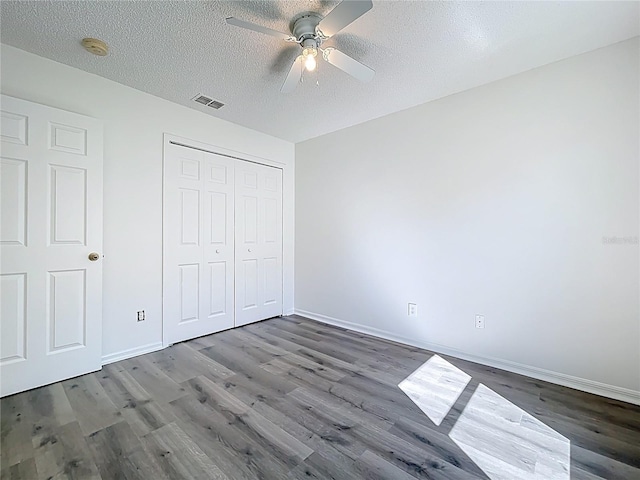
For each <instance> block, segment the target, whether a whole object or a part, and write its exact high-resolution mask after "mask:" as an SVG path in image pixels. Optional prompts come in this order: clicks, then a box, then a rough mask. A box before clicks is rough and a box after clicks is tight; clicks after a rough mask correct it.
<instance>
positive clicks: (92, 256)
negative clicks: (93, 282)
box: [89, 252, 100, 262]
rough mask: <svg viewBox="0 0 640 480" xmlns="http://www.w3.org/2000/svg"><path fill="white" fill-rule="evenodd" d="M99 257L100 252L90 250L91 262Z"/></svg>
mask: <svg viewBox="0 0 640 480" xmlns="http://www.w3.org/2000/svg"><path fill="white" fill-rule="evenodd" d="M99 258H100V254H99V253H96V252H91V253H90V254H89V260H91V261H92V262H95V261H96V260H98V259H99Z"/></svg>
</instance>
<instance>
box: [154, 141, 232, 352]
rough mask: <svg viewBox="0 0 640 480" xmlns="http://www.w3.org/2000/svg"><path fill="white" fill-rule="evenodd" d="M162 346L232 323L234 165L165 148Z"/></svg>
mask: <svg viewBox="0 0 640 480" xmlns="http://www.w3.org/2000/svg"><path fill="white" fill-rule="evenodd" d="M164 168H165V170H164V222H163V245H164V247H163V248H164V266H163V267H164V271H163V303H164V304H163V329H164V342H165V344H172V343H176V342H180V341H183V340H186V339H189V338H195V337H199V336H202V335H208V334H210V333H214V332H218V331H220V330H225V329H227V328H231V327H233V325H234V311H233V281H234V271H233V270H234V268H233V267H234V266H233V258H234V245H233V242H234V237H233V223H234V215H233V211H234V194H233V192H234V161H233V160H232V159H229V158H226V157H222V156H219V155H215V154H213V153H208V152H203V151H201V150H196V149H191V148H186V147H181V146H178V145H173V144H167V145H166V151H165V166H164Z"/></svg>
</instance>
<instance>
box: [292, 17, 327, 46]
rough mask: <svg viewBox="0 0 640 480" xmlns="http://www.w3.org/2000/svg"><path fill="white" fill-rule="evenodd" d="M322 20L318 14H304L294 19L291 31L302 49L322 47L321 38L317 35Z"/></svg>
mask: <svg viewBox="0 0 640 480" xmlns="http://www.w3.org/2000/svg"><path fill="white" fill-rule="evenodd" d="M320 20H322V17H321V16H320V15H318V14H317V13H304V14H301V15H299V16H298V17H297V18H296V19H294V21H293V28H292V29H291V31H292V33H293V36H294V37H295V38H296V40H298V42H300V44H301V45H302V47H310V46H312V45H313V46H315V47H317V46H319V45H320V38H319V37H318V36H317V35H316V27H317V26H318V24H319V23H320ZM312 42H313V43H312Z"/></svg>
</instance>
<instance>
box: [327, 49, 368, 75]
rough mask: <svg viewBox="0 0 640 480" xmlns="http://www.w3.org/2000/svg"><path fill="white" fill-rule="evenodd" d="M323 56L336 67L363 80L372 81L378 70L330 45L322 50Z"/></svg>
mask: <svg viewBox="0 0 640 480" xmlns="http://www.w3.org/2000/svg"><path fill="white" fill-rule="evenodd" d="M322 58H324V59H325V60H326V61H327V62H329V63H330V64H331V65H333V66H334V67H338V68H339V69H340V70H342V71H344V72H346V73H348V74H349V75H351V76H352V77H354V78H357V79H358V80H360V81H361V82H370V81H371V79H373V76H374V75H375V74H376V72H375V71H374V70H372V69H370V68H369V67H367V66H366V65H363V64H362V63H360V62H358V61H357V60H354V59H353V58H351V57H350V56H349V55H347V54H346V53H342V52H341V51H340V50H336V49H335V48H332V47H329V48H325V49H324V50H322Z"/></svg>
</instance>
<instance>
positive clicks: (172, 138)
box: [162, 133, 287, 348]
mask: <svg viewBox="0 0 640 480" xmlns="http://www.w3.org/2000/svg"><path fill="white" fill-rule="evenodd" d="M169 145H177V146H180V147H184V148H192V149H195V150H200V151H203V152H207V153H213V154H215V155H221V156H223V157H227V158H231V159H234V160H240V161H242V162H249V163H256V164H258V165H264V166H266V167H273V168H278V169H280V170H282V178H283V182H282V206H281V208H282V218H283V221H282V230H283V232H282V253H281V255H282V278H281V279H280V281H281V282H282V299H281V302H282V315H284V314H285V302H284V300H285V279H284V276H285V268H284V259H285V251H284V245H285V239H284V230H285V228H284V225H285V222H284V211H285V208H284V205H285V195H284V177H285V172H286V165H287V164H286V163H284V162H280V161H277V160H270V159H267V158H262V157H258V156H255V155H251V154H248V153H244V152H239V151H236V150H230V149H228V148H224V147H220V146H217V145H212V144H208V143H204V142H200V141H197V140H193V139H190V138H185V137H181V136H179V135H174V134H171V133H164V134H163V141H162V293H163V295H162V347H163V348H167V347H169V346H170V345H171V343H169V341H168V340H167V334H166V325H167V324H166V322H165V318H164V312H165V301H166V299H165V295H164V286H165V285H164V284H165V258H166V250H165V248H166V245H165V238H166V234H167V232H166V228H167V224H166V222H165V185H166V178H165V173H166V168H165V166H166V161H167V147H168V146H169ZM234 208H235V207H234ZM234 238H235V234H234ZM233 298H234V309H233V310H234V324H235V259H234V295H233ZM234 328H235V327H234Z"/></svg>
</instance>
